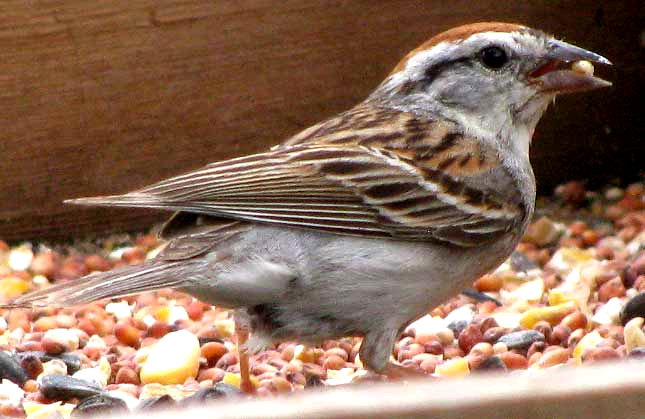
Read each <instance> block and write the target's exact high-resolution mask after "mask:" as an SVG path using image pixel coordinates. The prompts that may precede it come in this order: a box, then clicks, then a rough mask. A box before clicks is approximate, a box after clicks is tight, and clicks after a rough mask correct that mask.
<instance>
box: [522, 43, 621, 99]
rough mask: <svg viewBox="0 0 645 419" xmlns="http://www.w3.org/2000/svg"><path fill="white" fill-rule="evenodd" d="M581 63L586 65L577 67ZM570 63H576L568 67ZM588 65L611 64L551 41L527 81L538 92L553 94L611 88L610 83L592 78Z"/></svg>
mask: <svg viewBox="0 0 645 419" xmlns="http://www.w3.org/2000/svg"><path fill="white" fill-rule="evenodd" d="M584 61H586V62H587V63H585V65H580V64H582V63H579V62H584ZM572 63H573V64H575V63H578V66H577V67H578V68H571V66H570V64H572ZM590 63H597V64H605V65H611V61H609V60H608V59H606V58H605V57H603V56H601V55H598V54H596V53H593V52H591V51H587V50H585V49H582V48H580V47H577V46H575V45H571V44H568V43H566V42H564V41H558V40H555V39H554V40H551V41H550V42H549V44H548V45H547V53H546V54H545V55H544V57H543V60H542V61H541V63H540V65H539V66H538V67H537V68H535V69H534V70H533V71H531V73H530V74H529V79H530V81H531V82H532V83H535V84H537V85H538V86H539V87H538V88H539V89H540V91H542V92H545V93H555V94H557V93H571V92H581V91H585V90H592V89H598V88H600V87H608V86H611V82H609V81H607V80H603V79H601V78H598V77H594V75H593V65H590ZM567 66H569V68H566V67H567ZM574 67H575V66H574Z"/></svg>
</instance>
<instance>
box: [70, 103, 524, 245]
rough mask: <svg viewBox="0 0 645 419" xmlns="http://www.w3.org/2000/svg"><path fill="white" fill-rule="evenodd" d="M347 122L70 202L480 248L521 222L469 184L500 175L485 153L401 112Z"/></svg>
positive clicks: (448, 130) (489, 191) (505, 202)
mask: <svg viewBox="0 0 645 419" xmlns="http://www.w3.org/2000/svg"><path fill="white" fill-rule="evenodd" d="M347 119H348V121H347V125H348V127H349V128H348V129H347V130H344V129H343V128H342V126H341V125H339V124H336V125H335V126H334V127H327V128H325V127H323V128H322V129H320V128H316V127H314V128H313V129H310V130H307V131H305V132H304V133H303V134H304V135H303V134H301V136H300V138H299V139H295V140H292V142H291V143H287V144H285V145H283V146H280V147H277V148H274V149H272V150H271V151H268V152H266V153H260V154H256V155H251V156H247V157H241V158H236V159H232V160H227V161H223V162H218V163H213V164H210V165H208V166H206V167H203V168H202V169H199V170H196V171H193V172H189V173H187V174H184V175H181V176H177V177H173V178H170V179H167V180H164V181H161V182H159V183H156V184H153V185H151V186H148V187H146V188H143V189H140V190H138V191H135V192H132V193H128V194H125V195H116V196H105V197H95V198H81V199H77V200H72V201H71V202H72V203H76V204H84V205H101V206H124V207H146V208H160V209H166V210H176V211H188V212H193V213H199V214H206V215H211V216H216V217H225V218H232V219H237V220H245V221H253V222H262V223H271V224H278V225H285V226H292V227H301V228H309V229H316V230H324V231H329V232H334V233H340V234H352V235H359V236H377V237H391V238H397V239H404V240H439V241H443V242H449V243H452V244H456V245H461V246H475V245H479V244H482V243H485V242H487V241H489V240H490V239H492V238H494V237H497V236H498V235H500V234H503V233H505V232H507V231H509V230H510V229H511V228H512V227H513V226H514V225H515V224H516V223H517V222H518V220H519V219H520V218H521V217H522V216H523V214H522V213H523V208H522V206H521V204H520V203H518V202H515V201H514V200H513V199H511V200H509V199H508V197H507V196H501V195H498V194H496V192H495V189H496V188H492V187H490V185H486V184H485V183H484V184H481V183H480V182H479V180H478V179H480V178H481V176H482V175H487V174H493V175H494V176H496V177H500V179H501V178H505V177H507V176H506V175H505V174H503V173H502V174H501V175H500V174H499V173H496V172H495V170H499V169H498V165H496V163H497V162H496V161H491V160H492V159H495V158H496V156H495V155H494V153H489V152H488V151H484V150H482V149H481V147H480V146H479V142H477V141H475V139H473V138H469V137H467V136H464V135H461V134H459V133H457V132H456V131H454V130H453V129H452V128H453V127H452V126H451V125H449V124H448V125H446V124H445V123H443V124H437V123H432V122H424V121H418V120H416V119H414V117H412V116H410V115H408V114H400V115H398V116H396V118H390V119H388V120H386V121H380V122H378V123H376V122H374V120H372V122H371V123H369V122H367V123H366V124H367V126H366V127H365V128H360V125H358V128H357V124H356V123H354V124H352V120H351V119H352V118H347ZM368 119H369V118H368ZM317 129H318V132H317V133H316V130H317ZM307 132H309V134H307ZM504 181H508V179H504Z"/></svg>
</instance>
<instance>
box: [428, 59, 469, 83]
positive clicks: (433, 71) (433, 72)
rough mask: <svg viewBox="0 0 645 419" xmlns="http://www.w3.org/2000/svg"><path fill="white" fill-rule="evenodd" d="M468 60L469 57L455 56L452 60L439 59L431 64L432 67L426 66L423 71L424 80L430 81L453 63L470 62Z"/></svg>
mask: <svg viewBox="0 0 645 419" xmlns="http://www.w3.org/2000/svg"><path fill="white" fill-rule="evenodd" d="M470 60H471V57H460V58H455V59H452V60H447V61H441V62H439V63H436V64H435V65H433V66H432V67H430V68H428V69H427V70H426V71H425V81H429V82H431V81H432V80H434V79H435V78H437V76H438V75H439V74H441V73H442V72H443V71H444V70H446V69H447V68H450V67H452V66H453V65H455V64H467V63H469V62H470Z"/></svg>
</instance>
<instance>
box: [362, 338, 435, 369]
mask: <svg viewBox="0 0 645 419" xmlns="http://www.w3.org/2000/svg"><path fill="white" fill-rule="evenodd" d="M398 336H399V331H398V329H389V330H384V331H379V332H371V333H368V334H367V335H366V336H365V338H364V339H363V343H362V344H361V349H360V352H359V353H360V357H361V361H362V362H363V364H364V365H365V367H366V368H368V369H369V370H370V371H371V372H373V373H376V374H381V375H385V376H386V377H387V378H389V379H394V380H405V379H415V378H420V377H427V375H426V374H425V373H423V372H422V371H420V370H416V369H412V368H408V367H404V366H403V365H397V364H394V363H392V362H390V354H392V349H393V348H394V342H395V341H396V338H397V337H398ZM370 375H371V374H370ZM366 377H367V380H373V378H374V377H370V376H369V375H368V376H366Z"/></svg>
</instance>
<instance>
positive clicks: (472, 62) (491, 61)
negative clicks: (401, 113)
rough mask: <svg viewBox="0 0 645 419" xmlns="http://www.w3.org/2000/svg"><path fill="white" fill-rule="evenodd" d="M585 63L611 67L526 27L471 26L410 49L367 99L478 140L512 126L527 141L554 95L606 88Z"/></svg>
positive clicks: (584, 52) (506, 24) (458, 28)
mask: <svg viewBox="0 0 645 419" xmlns="http://www.w3.org/2000/svg"><path fill="white" fill-rule="evenodd" d="M590 63H600V64H611V63H610V62H609V60H607V59H606V58H604V57H602V56H600V55H598V54H595V53H593V52H590V51H587V50H584V49H582V48H579V47H576V46H574V45H571V44H568V43H566V42H563V41H560V40H557V39H555V38H554V37H552V36H550V35H547V34H545V33H544V32H541V31H538V30H535V29H531V28H528V27H526V26H522V25H517V24H508V23H494V22H486V23H476V24H471V25H466V26H460V27H457V28H454V29H451V30H449V31H446V32H443V33H441V34H439V35H437V36H435V37H433V38H432V39H430V40H429V41H427V42H425V43H424V44H422V45H421V46H420V47H418V48H417V49H415V50H413V51H412V52H410V53H409V54H408V55H406V56H405V57H404V58H403V60H402V61H401V62H399V64H398V65H397V66H396V67H395V68H394V70H393V71H392V73H391V74H390V75H389V76H388V78H387V79H386V80H385V81H384V82H383V83H382V84H381V85H380V86H379V88H378V89H377V90H376V91H375V92H374V93H373V94H372V96H371V97H370V98H371V99H378V100H379V101H381V102H385V103H387V104H389V105H391V106H394V107H396V108H398V109H401V110H405V111H412V112H415V113H418V114H421V115H423V114H429V115H431V116H441V117H445V118H448V119H452V120H455V121H456V122H458V123H459V124H460V125H461V126H463V127H464V128H465V129H466V130H469V131H471V133H472V134H474V135H478V136H480V137H486V136H491V135H492V136H500V135H502V136H504V135H503V134H504V130H509V129H510V130H514V131H516V132H524V133H525V135H524V136H525V137H526V136H528V138H527V141H528V140H530V137H531V136H532V134H533V130H534V128H535V125H536V124H537V122H538V121H539V119H540V117H541V116H542V114H543V112H544V110H545V109H546V107H547V106H548V104H549V103H550V102H551V101H552V100H553V98H554V97H555V96H556V95H558V94H560V93H569V92H579V91H584V90H591V89H596V88H599V87H605V86H610V85H611V83H610V82H608V81H605V80H602V79H600V78H597V77H594V75H593V65H591V64H590ZM572 65H573V66H572ZM526 147H527V148H528V143H527V144H526Z"/></svg>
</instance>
